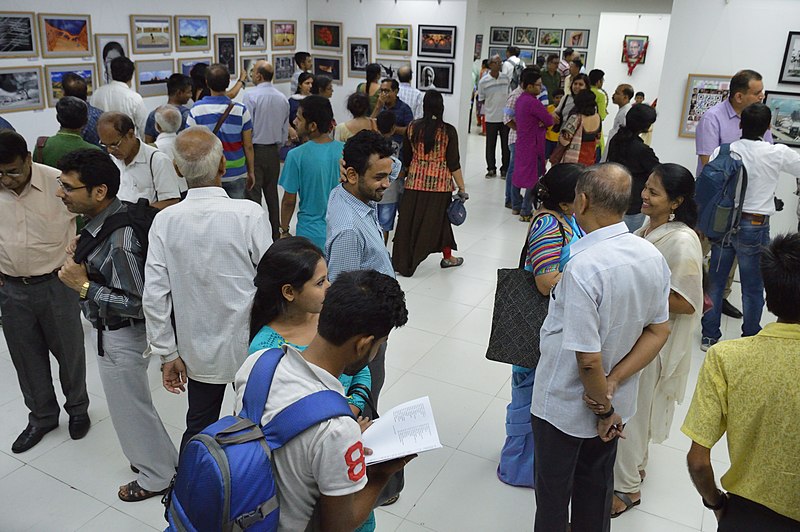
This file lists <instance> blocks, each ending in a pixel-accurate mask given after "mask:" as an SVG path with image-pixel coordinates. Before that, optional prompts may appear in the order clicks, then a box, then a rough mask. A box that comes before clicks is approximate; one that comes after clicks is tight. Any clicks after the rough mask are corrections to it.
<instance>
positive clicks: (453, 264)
mask: <svg viewBox="0 0 800 532" xmlns="http://www.w3.org/2000/svg"><path fill="white" fill-rule="evenodd" d="M451 260H453V262H450V261H449V260H447V259H442V262H440V263H439V266H440V267H442V268H455V267H456V266H461V265H462V264H464V257H453V258H452V259H451Z"/></svg>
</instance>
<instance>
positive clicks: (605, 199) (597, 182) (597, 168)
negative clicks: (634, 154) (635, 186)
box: [575, 163, 633, 216]
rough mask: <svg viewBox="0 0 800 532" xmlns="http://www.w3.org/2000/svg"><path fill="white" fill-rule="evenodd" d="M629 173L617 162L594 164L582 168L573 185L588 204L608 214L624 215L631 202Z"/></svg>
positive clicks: (630, 178)
mask: <svg viewBox="0 0 800 532" xmlns="http://www.w3.org/2000/svg"><path fill="white" fill-rule="evenodd" d="M632 179H633V178H632V177H631V173H630V172H629V171H628V169H627V168H625V167H624V166H622V165H621V164H617V163H603V164H596V165H594V166H590V167H588V168H587V169H586V170H584V171H583V172H582V173H581V175H580V177H578V184H577V185H576V186H575V193H576V194H586V197H587V198H589V204H590V205H592V206H593V207H595V208H597V209H599V210H602V211H605V212H607V213H609V214H619V215H620V216H621V215H624V214H625V213H626V212H627V210H628V206H629V205H630V202H631V181H632Z"/></svg>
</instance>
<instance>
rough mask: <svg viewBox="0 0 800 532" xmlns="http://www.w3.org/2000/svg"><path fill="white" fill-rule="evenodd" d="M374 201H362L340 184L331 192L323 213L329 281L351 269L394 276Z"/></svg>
mask: <svg viewBox="0 0 800 532" xmlns="http://www.w3.org/2000/svg"><path fill="white" fill-rule="evenodd" d="M376 205H377V203H375V202H374V201H370V202H369V204H367V203H364V202H363V201H361V200H359V199H358V198H356V197H355V196H353V195H352V194H350V193H349V192H348V191H346V190H345V189H344V187H342V185H339V186H337V187H336V188H334V189H333V191H332V192H331V195H330V198H329V199H328V213H327V215H326V217H325V218H326V221H327V224H328V238H327V240H326V242H325V256H326V257H327V258H328V278H329V279H330V281H331V282H333V281H335V280H336V277H337V276H338V275H339V274H340V273H342V272H349V271H354V270H375V271H377V272H380V273H382V274H384V275H388V276H389V277H391V278H395V274H394V266H392V259H391V258H389V250H387V249H386V245H385V244H384V243H383V231H382V230H381V226H380V224H379V223H378V212H377V209H376Z"/></svg>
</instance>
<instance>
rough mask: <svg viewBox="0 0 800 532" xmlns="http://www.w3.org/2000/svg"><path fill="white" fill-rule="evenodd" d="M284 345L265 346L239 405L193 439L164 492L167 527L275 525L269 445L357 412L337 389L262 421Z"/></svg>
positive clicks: (178, 530)
mask: <svg viewBox="0 0 800 532" xmlns="http://www.w3.org/2000/svg"><path fill="white" fill-rule="evenodd" d="M283 354H284V352H283V350H282V349H270V350H268V351H265V352H264V353H263V354H262V355H261V357H260V358H259V359H258V361H257V362H256V363H255V365H254V366H253V371H252V372H251V373H250V377H249V378H248V379H247V387H246V388H245V392H244V399H243V406H242V411H241V412H240V413H239V415H238V416H226V417H224V418H222V419H220V420H219V421H217V422H216V423H213V424H211V425H209V426H208V427H206V429H205V430H204V431H202V432H201V433H200V434H198V435H196V436H195V437H194V438H192V439H191V440H189V443H187V444H186V447H185V448H184V450H183V452H182V453H181V459H180V464H179V465H178V473H177V474H176V475H175V478H173V480H172V486H171V487H170V491H169V492H168V493H167V495H166V496H165V497H164V501H163V502H164V504H165V505H166V507H167V509H166V512H165V517H166V519H167V521H168V522H169V526H168V527H167V531H170V532H204V531H209V532H211V531H215V532H217V531H240V530H248V531H274V530H277V529H278V519H279V516H280V509H279V508H278V496H277V486H276V484H275V479H274V472H273V468H272V460H271V458H272V452H274V451H275V450H277V449H280V448H281V447H282V446H283V445H285V444H286V443H287V442H288V441H290V440H291V439H292V438H294V437H295V436H297V435H298V434H300V433H301V432H303V431H305V430H306V429H308V428H310V427H313V426H314V425H317V424H319V423H322V422H323V421H326V420H328V419H331V418H334V417H340V416H350V417H353V413H352V411H351V410H350V407H349V406H348V405H347V400H346V399H345V398H344V396H342V395H341V394H339V393H336V392H334V391H333V390H323V391H319V392H316V393H313V394H311V395H308V396H306V397H304V398H302V399H300V400H299V401H297V402H295V403H292V404H291V405H289V406H287V407H286V408H285V409H283V410H282V411H281V412H279V413H278V414H277V415H276V416H275V417H274V418H273V419H272V420H271V421H270V422H269V423H267V424H266V425H264V426H263V427H262V426H261V417H262V415H263V412H264V405H265V404H266V402H267V397H268V395H269V389H270V386H271V384H272V378H273V376H274V375H275V369H276V368H277V366H278V363H279V362H280V360H281V358H283Z"/></svg>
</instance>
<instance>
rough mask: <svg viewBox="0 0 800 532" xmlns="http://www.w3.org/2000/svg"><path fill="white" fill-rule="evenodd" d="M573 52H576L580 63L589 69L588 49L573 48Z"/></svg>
mask: <svg viewBox="0 0 800 532" xmlns="http://www.w3.org/2000/svg"><path fill="white" fill-rule="evenodd" d="M575 53H576V54H578V58H580V60H581V63H583V66H585V67H586V71H587V72H588V71H589V68H588V66H587V65H588V63H589V51H588V50H575Z"/></svg>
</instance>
